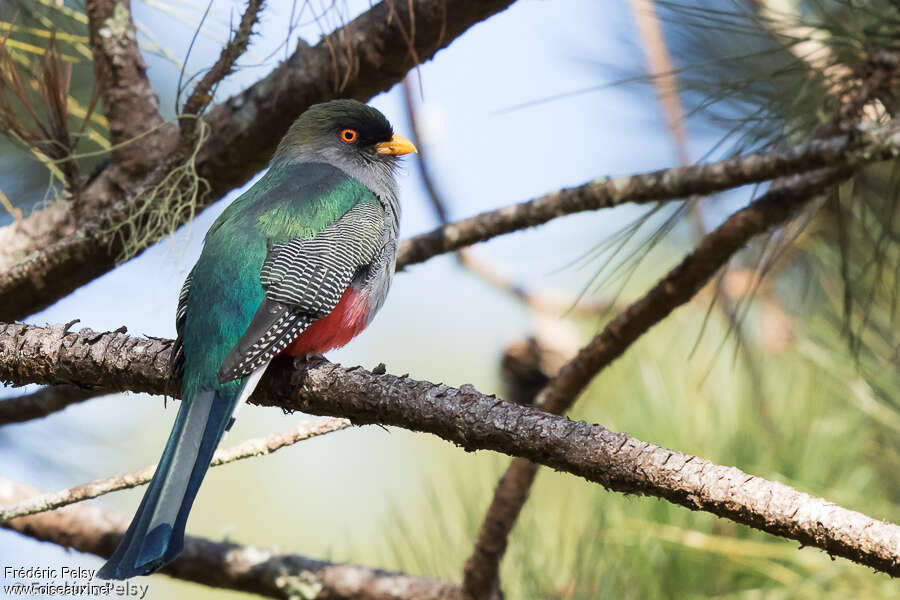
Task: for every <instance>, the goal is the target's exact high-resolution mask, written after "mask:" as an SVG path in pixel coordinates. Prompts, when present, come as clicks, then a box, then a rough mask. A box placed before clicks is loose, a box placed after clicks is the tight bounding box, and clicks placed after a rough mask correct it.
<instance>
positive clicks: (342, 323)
mask: <svg viewBox="0 0 900 600" xmlns="http://www.w3.org/2000/svg"><path fill="white" fill-rule="evenodd" d="M368 320H369V300H368V298H367V297H366V295H365V294H362V293H360V292H358V291H357V290H355V289H353V286H350V287H348V288H347V290H346V291H345V292H344V294H343V295H342V296H341V299H340V301H339V302H338V303H337V306H335V307H334V310H332V311H331V312H330V313H328V315H326V316H324V317H322V318H321V319H319V320H317V321H313V324H312V325H310V326H309V327H307V328H306V331H304V332H303V333H301V334H300V335H299V336H298V337H297V339H296V340H294V341H293V342H291V344H290V345H289V346H288V347H287V348H285V349H284V350H282V351H281V353H282V354H288V355H290V356H303V355H305V354H313V353H316V352H319V353H321V352H327V351H328V350H333V349H334V348H340V347H341V346H343V345H345V344H346V343H347V342H349V341H350V340H352V339H353V338H355V337H356V336H357V335H359V334H360V332H361V331H362V330H363V329H365V328H366V325H367V323H368Z"/></svg>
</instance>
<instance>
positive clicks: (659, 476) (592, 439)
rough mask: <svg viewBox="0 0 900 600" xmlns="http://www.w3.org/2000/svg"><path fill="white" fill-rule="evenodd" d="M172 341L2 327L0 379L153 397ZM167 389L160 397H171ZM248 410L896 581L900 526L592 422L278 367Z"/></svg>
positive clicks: (323, 367)
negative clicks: (364, 430) (581, 493)
mask: <svg viewBox="0 0 900 600" xmlns="http://www.w3.org/2000/svg"><path fill="white" fill-rule="evenodd" d="M171 344H172V343H171V341H169V340H155V339H142V338H133V337H129V336H127V335H125V334H121V333H105V334H100V333H95V332H93V331H90V330H88V329H83V330H81V331H79V332H77V333H74V332H66V328H65V327H64V326H58V327H34V326H29V325H24V324H7V325H0V380H3V381H9V382H10V383H13V384H15V385H21V384H25V383H44V384H59V383H73V382H74V383H78V384H80V385H93V386H104V387H109V388H112V387H115V388H117V389H128V390H132V391H136V392H149V393H155V394H161V393H164V392H166V391H167V377H168V370H167V360H168V357H169V353H170V351H171ZM173 391H174V390H171V389H169V390H168V392H169V393H172V392H173ZM251 401H253V402H255V403H257V404H264V405H271V406H280V407H282V408H285V409H288V410H300V411H303V412H306V413H311V414H319V415H327V416H339V417H345V418H348V419H350V420H351V421H353V422H354V423H357V424H366V423H379V424H383V425H396V426H398V427H404V428H406V429H411V430H414V431H422V432H427V433H432V434H434V435H437V436H439V437H441V438H443V439H445V440H448V441H451V442H453V443H455V444H458V445H460V446H462V447H463V448H465V449H466V450H478V449H482V450H495V451H498V452H503V453H505V454H509V455H512V456H521V457H524V458H527V459H529V460H531V461H533V462H537V463H540V464H543V465H547V466H550V467H552V468H554V469H558V470H562V471H566V472H569V473H572V474H574V475H578V476H580V477H584V478H585V479H588V480H590V481H594V482H597V483H599V484H601V485H603V486H605V487H607V488H609V489H612V490H616V491H620V492H627V493H633V494H643V495H648V496H657V497H660V498H664V499H666V500H668V501H670V502H673V503H675V504H680V505H682V506H686V507H688V508H690V509H692V510H704V511H707V512H710V513H712V514H715V515H719V516H721V517H725V518H727V519H731V520H733V521H735V522H737V523H743V524H746V525H749V526H751V527H755V528H757V529H761V530H763V531H768V532H770V533H773V534H775V535H779V536H782V537H786V538H790V539H793V540H797V541H799V542H800V543H802V544H804V545H807V546H815V547H817V548H821V549H824V550H826V551H827V552H829V553H830V554H832V555H835V556H842V557H845V558H849V559H850V560H853V561H855V562H859V563H861V564H864V565H868V566H870V567H872V568H874V569H877V570H880V571H884V572H886V573H889V574H891V575H898V574H900V526H897V525H894V524H891V523H886V522H883V521H876V520H874V519H872V518H870V517H867V516H865V515H863V514H860V513H857V512H854V511H850V510H847V509H845V508H841V507H839V506H836V505H834V504H833V503H830V502H828V501H826V500H823V499H821V498H815V497H813V496H810V495H808V494H804V493H802V492H798V491H796V490H794V489H792V488H790V487H788V486H786V485H783V484H780V483H776V482H772V481H766V480H765V479H761V478H758V477H754V476H752V475H748V474H746V473H743V472H742V471H740V470H738V469H736V468H734V467H725V466H720V465H716V464H713V463H710V462H709V461H706V460H703V459H700V458H697V457H695V456H690V455H685V454H682V453H680V452H676V451H673V450H667V449H665V448H660V447H659V446H656V445H654V444H650V443H647V442H642V441H640V440H637V439H635V438H632V437H630V436H628V435H626V434H624V433H613V432H611V431H608V430H607V429H605V428H604V427H602V426H600V425H589V424H587V423H583V422H578V421H570V420H568V419H566V418H563V417H558V416H555V415H552V414H549V413H547V412H544V411H541V410H538V409H536V408H532V407H527V406H519V405H515V404H510V403H508V402H503V401H502V400H499V399H497V398H495V397H493V396H487V395H485V394H482V393H480V392H478V391H477V390H476V389H475V388H473V387H472V386H463V387H462V388H459V389H457V388H452V387H450V386H446V385H435V384H433V383H429V382H427V381H416V380H413V379H409V378H408V377H396V376H394V375H388V374H383V373H382V374H375V373H371V372H369V371H366V370H365V369H362V368H360V367H355V368H349V369H345V368H342V367H340V366H339V365H334V364H331V363H328V362H326V361H318V362H314V363H311V364H306V363H304V362H303V361H300V360H298V361H297V363H296V364H295V365H294V368H291V365H290V364H289V363H288V362H287V361H284V360H281V361H276V363H275V364H273V365H272V366H271V367H270V368H269V372H268V373H267V375H266V377H264V378H263V381H262V383H261V385H260V388H259V389H258V391H257V393H256V394H254V397H253V398H252V399H251Z"/></svg>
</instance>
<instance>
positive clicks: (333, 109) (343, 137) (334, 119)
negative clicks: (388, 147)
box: [303, 100, 394, 151]
mask: <svg viewBox="0 0 900 600" xmlns="http://www.w3.org/2000/svg"><path fill="white" fill-rule="evenodd" d="M303 118H304V120H306V119H309V121H310V123H311V124H314V126H316V128H317V129H319V135H324V136H326V138H330V139H327V143H328V144H329V145H331V144H332V140H334V143H337V144H338V145H340V146H344V147H351V148H355V149H357V150H360V151H361V150H368V149H372V150H374V147H375V144H378V143H380V142H387V141H390V139H391V137H392V136H393V135H394V131H393V129H392V128H391V124H390V123H389V122H388V120H387V119H386V118H385V117H384V115H383V114H381V112H380V111H378V110H377V109H374V108H372V107H371V106H367V105H365V104H363V103H362V102H357V101H356V100H333V101H331V102H326V103H323V104H317V105H315V106H312V107H310V109H309V110H308V111H307V112H306V114H305V115H304V117H303Z"/></svg>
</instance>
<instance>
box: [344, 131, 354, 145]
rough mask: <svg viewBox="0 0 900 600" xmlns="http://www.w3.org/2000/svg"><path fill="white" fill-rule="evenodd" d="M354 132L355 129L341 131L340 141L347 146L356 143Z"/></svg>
mask: <svg viewBox="0 0 900 600" xmlns="http://www.w3.org/2000/svg"><path fill="white" fill-rule="evenodd" d="M356 137H357V134H356V130H355V129H345V130H343V131H341V139H342V140H343V141H345V142H347V143H348V144H352V143H353V142H355V141H356Z"/></svg>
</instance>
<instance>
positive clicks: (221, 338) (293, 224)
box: [182, 163, 378, 398]
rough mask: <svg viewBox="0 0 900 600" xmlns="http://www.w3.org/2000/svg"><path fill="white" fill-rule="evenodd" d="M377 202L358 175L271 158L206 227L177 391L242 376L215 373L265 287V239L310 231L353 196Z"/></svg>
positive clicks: (230, 389)
mask: <svg viewBox="0 0 900 600" xmlns="http://www.w3.org/2000/svg"><path fill="white" fill-rule="evenodd" d="M364 202H368V203H377V202H378V199H377V198H376V196H375V195H374V194H373V193H372V192H371V191H370V190H369V189H368V188H367V187H365V186H364V185H363V184H362V183H360V182H359V181H357V180H355V179H352V178H350V177H348V176H347V175H346V174H345V173H344V172H343V171H341V170H339V169H337V168H335V167H332V166H330V165H327V164H324V163H301V164H273V165H272V166H271V167H270V168H269V170H268V172H267V173H266V174H265V175H264V176H263V177H262V178H261V179H260V180H259V181H257V182H256V183H255V184H254V185H253V187H251V188H250V189H249V190H247V191H246V192H244V193H243V194H242V195H241V196H240V197H239V198H237V199H236V200H235V201H234V202H232V203H231V205H230V206H229V207H228V208H226V209H225V211H224V212H223V213H222V214H221V215H220V216H219V218H218V219H216V221H215V222H214V223H213V225H212V227H210V229H209V232H208V233H207V234H206V239H205V241H204V246H203V252H202V253H201V255H200V258H199V259H198V261H197V264H196V265H195V267H194V270H193V274H192V280H191V288H190V293H189V294H188V298H187V319H186V321H185V324H184V330H183V332H182V338H183V344H184V354H185V370H184V383H183V390H182V393H183V394H184V396H185V397H186V398H190V397H193V396H194V394H196V392H197V391H198V390H201V389H213V390H221V391H223V392H226V393H237V392H238V390H239V389H240V387H241V385H243V380H237V381H232V382H229V383H226V384H220V383H218V380H217V378H216V373H217V371H218V370H219V366H220V365H221V364H222V362H223V361H224V360H225V357H226V356H227V355H228V352H229V351H230V350H231V348H232V347H233V346H234V345H235V344H236V343H237V341H238V340H239V339H240V337H241V335H243V333H244V331H245V330H246V329H247V326H248V325H249V324H250V321H251V320H252V318H253V315H254V313H255V312H256V309H257V307H258V306H259V304H260V303H261V302H262V300H263V297H264V295H265V290H264V289H263V287H262V285H261V284H260V282H259V273H260V269H261V268H262V265H263V262H264V261H265V259H266V254H267V251H268V246H269V245H270V244H280V243H284V242H287V241H288V240H291V239H295V238H302V239H311V238H314V237H315V236H316V235H318V233H319V232H320V231H322V230H323V229H324V228H325V227H327V226H328V225H329V224H331V223H333V222H335V221H337V220H338V219H340V218H341V216H343V215H344V214H345V213H346V212H347V211H349V210H350V209H351V208H353V207H354V206H355V205H356V204H358V203H364Z"/></svg>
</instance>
